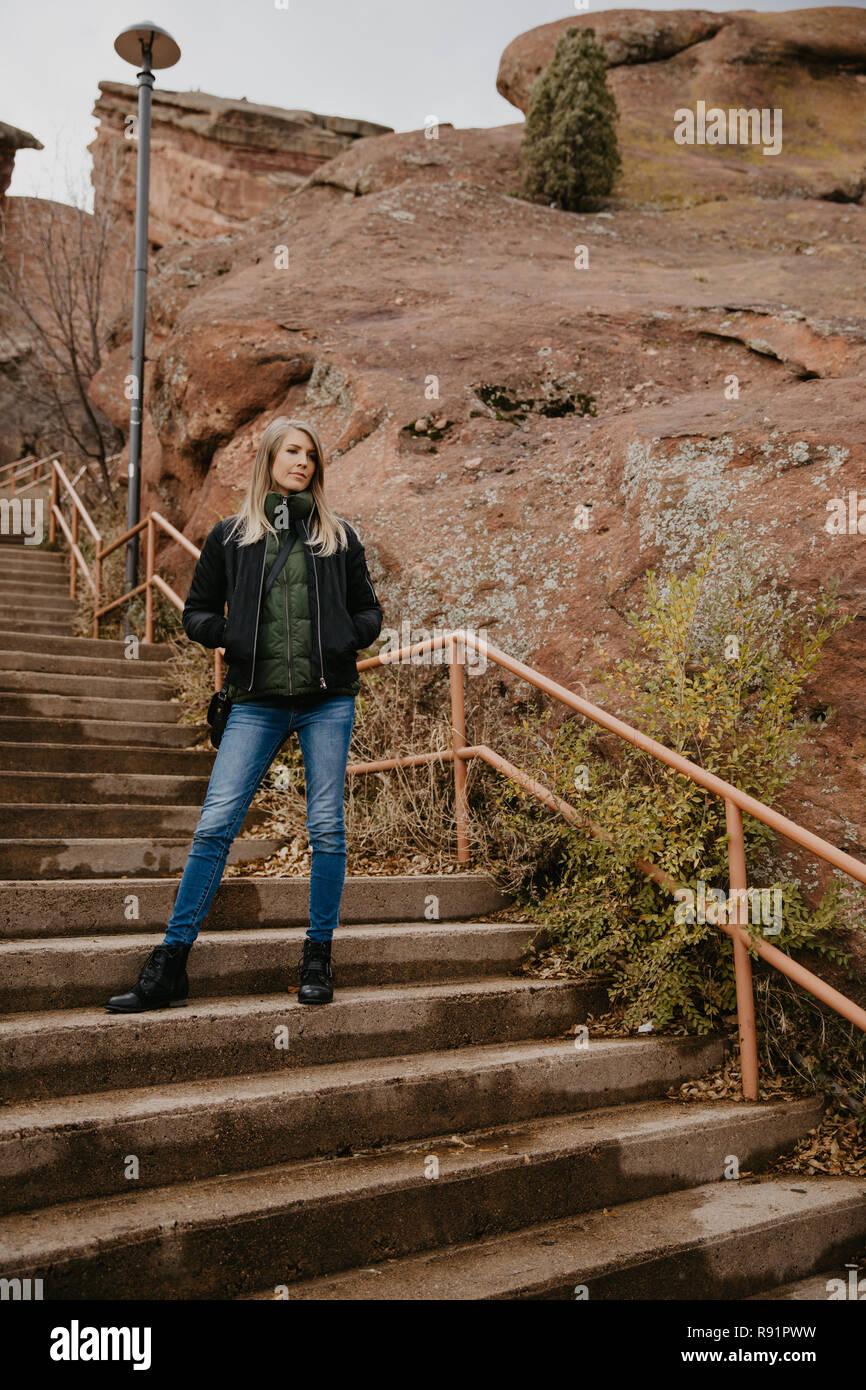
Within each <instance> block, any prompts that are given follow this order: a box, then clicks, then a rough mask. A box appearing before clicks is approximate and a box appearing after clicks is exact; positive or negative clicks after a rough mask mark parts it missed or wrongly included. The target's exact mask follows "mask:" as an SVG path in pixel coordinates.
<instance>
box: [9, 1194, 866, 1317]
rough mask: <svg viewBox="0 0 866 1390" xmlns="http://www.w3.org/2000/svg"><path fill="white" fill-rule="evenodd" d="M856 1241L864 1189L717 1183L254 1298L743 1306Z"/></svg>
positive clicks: (864, 1215)
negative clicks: (717, 1303) (759, 1292)
mask: <svg viewBox="0 0 866 1390" xmlns="http://www.w3.org/2000/svg"><path fill="white" fill-rule="evenodd" d="M9 1219H11V1220H20V1219H21V1218H17V1217H16V1218H9ZM71 1220H72V1218H71V1217H70V1221H71ZM34 1226H35V1221H34ZM864 1237H866V1182H864V1181H863V1180H862V1179H856V1178H801V1177H796V1178H763V1179H761V1180H759V1181H743V1180H740V1181H739V1182H734V1181H732V1182H714V1183H707V1184H705V1185H703V1186H700V1187H692V1188H686V1189H684V1190H680V1191H677V1192H668V1193H664V1194H661V1195H658V1196H652V1197H648V1198H644V1199H642V1200H638V1201H632V1202H626V1203H625V1204H624V1205H619V1204H617V1205H616V1206H615V1207H614V1208H613V1209H611V1207H610V1206H608V1207H607V1208H602V1209H601V1210H598V1211H593V1212H589V1213H585V1214H579V1215H577V1216H571V1217H568V1218H566V1219H565V1220H561V1221H552V1222H547V1223H543V1224H538V1225H534V1226H531V1227H529V1228H527V1229H524V1230H521V1231H516V1232H514V1233H510V1234H506V1235H500V1236H493V1237H492V1238H488V1239H482V1240H471V1241H470V1242H468V1243H467V1242H462V1243H460V1244H456V1245H446V1246H442V1247H440V1248H439V1249H436V1250H430V1251H426V1252H424V1253H423V1254H417V1255H409V1256H405V1257H403V1258H402V1259H395V1260H389V1259H387V1258H382V1259H381V1260H378V1261H377V1262H376V1266H375V1268H372V1267H371V1266H372V1265H373V1261H371V1260H367V1259H365V1260H364V1265H365V1266H366V1267H365V1268H358V1269H354V1270H350V1271H347V1272H345V1273H340V1274H332V1275H330V1276H328V1277H325V1278H319V1279H313V1280H306V1281H304V1282H303V1283H290V1280H291V1277H292V1271H291V1270H290V1269H286V1273H285V1277H283V1278H282V1279H274V1280H273V1282H272V1283H270V1284H269V1287H268V1288H267V1289H263V1291H262V1292H261V1293H260V1294H259V1297H261V1298H273V1297H274V1287H275V1285H277V1284H283V1285H285V1284H287V1283H288V1284H289V1297H290V1298H292V1299H293V1300H295V1301H297V1300H299V1299H303V1300H305V1301H309V1300H315V1301H317V1302H319V1301H322V1302H324V1301H333V1300H345V1301H348V1300H357V1299H375V1300H379V1301H383V1300H384V1301H388V1300H392V1299H393V1300H400V1301H402V1300H404V1299H406V1300H423V1301H444V1300H454V1301H465V1300H472V1301H475V1300H479V1299H484V1300H490V1299H524V1298H531V1299H568V1300H569V1301H573V1300H574V1298H575V1296H576V1292H577V1294H578V1295H579V1296H580V1297H588V1299H589V1301H590V1304H592V1303H593V1302H596V1301H598V1300H600V1299H627V1300H630V1301H631V1300H644V1299H645V1300H650V1301H654V1300H657V1299H664V1300H673V1299H677V1300H680V1299H681V1300H695V1299H697V1300H708V1299H713V1300H721V1299H725V1300H727V1299H741V1298H748V1297H749V1296H750V1295H751V1294H752V1293H754V1292H755V1291H756V1290H758V1289H760V1288H762V1287H766V1286H767V1285H768V1284H772V1283H773V1282H782V1281H784V1280H786V1279H794V1278H798V1277H800V1276H801V1275H803V1274H805V1273H807V1272H808V1271H810V1270H812V1269H814V1268H815V1267H816V1265H821V1264H824V1265H826V1264H830V1263H833V1262H834V1261H835V1262H838V1261H839V1260H840V1259H841V1258H842V1252H843V1251H845V1250H849V1249H850V1248H851V1245H852V1244H856V1242H857V1241H858V1240H861V1241H862V1239H863V1238H864ZM359 1264H360V1262H359ZM584 1290H585V1291H586V1292H583V1291H584Z"/></svg>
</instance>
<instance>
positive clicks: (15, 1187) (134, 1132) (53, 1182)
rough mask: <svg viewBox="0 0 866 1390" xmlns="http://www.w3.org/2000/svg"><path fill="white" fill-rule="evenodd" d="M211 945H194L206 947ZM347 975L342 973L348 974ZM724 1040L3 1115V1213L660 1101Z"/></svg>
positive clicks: (519, 1049) (562, 1047) (714, 1058)
mask: <svg viewBox="0 0 866 1390" xmlns="http://www.w3.org/2000/svg"><path fill="white" fill-rule="evenodd" d="M198 949H199V945H198V944H197V945H196V950H198ZM341 969H342V968H341ZM724 1051H725V1049H724V1043H723V1041H722V1040H721V1039H708V1038H653V1039H637V1038H630V1039H605V1038H599V1039H593V1040H592V1042H591V1045H590V1046H589V1047H588V1048H587V1049H586V1050H585V1051H583V1052H582V1053H581V1061H580V1064H579V1066H576V1065H575V1059H574V1047H573V1045H572V1042H571V1040H570V1039H567V1038H552V1039H551V1038H545V1039H542V1040H540V1041H536V1042H518V1043H511V1044H508V1043H492V1044H485V1045H482V1046H468V1047H461V1048H457V1049H454V1050H452V1051H449V1052H422V1053H418V1054H416V1055H415V1056H401V1057H373V1058H364V1059H362V1060H361V1061H357V1062H338V1063H337V1064H336V1065H333V1064H331V1065H329V1064H325V1065H318V1066H312V1067H301V1068H298V1069H297V1070H296V1071H292V1072H277V1073H272V1074H270V1075H262V1076H248V1077H230V1078H217V1079H216V1080H212V1081H185V1082H179V1083H175V1084H172V1085H167V1086H159V1087H154V1086H148V1087H144V1088H142V1089H141V1090H125V1091H103V1092H101V1093H97V1094H94V1095H83V1096H67V1097H63V1098H61V1099H59V1100H55V1099H53V1098H52V1099H49V1100H44V1101H30V1102H23V1103H21V1104H13V1105H9V1106H6V1107H3V1108H2V1109H0V1212H8V1211H16V1210H22V1209H25V1208H27V1207H35V1206H38V1205H40V1204H44V1205H52V1206H53V1205H54V1204H55V1203H57V1202H65V1201H70V1200H72V1199H73V1198H83V1197H104V1196H110V1195H112V1194H114V1193H121V1192H127V1191H128V1190H129V1181H128V1179H127V1178H126V1177H125V1176H124V1171H123V1165H122V1164H120V1163H118V1161H117V1155H118V1154H129V1153H134V1154H136V1155H137V1156H138V1158H139V1165H140V1166H139V1177H138V1181H137V1183H136V1190H139V1189H143V1188H145V1187H158V1186H163V1185H165V1184H167V1183H172V1182H181V1181H183V1182H188V1181H192V1180H193V1179H195V1180H197V1181H199V1182H200V1181H201V1180H202V1179H203V1178H209V1177H215V1176H217V1175H218V1174H220V1173H232V1172H240V1171H243V1170H245V1169H246V1170H249V1169H253V1168H262V1167H265V1166H267V1165H270V1164H275V1163H286V1162H288V1161H289V1160H291V1159H304V1158H313V1157H316V1156H319V1155H323V1154H345V1153H347V1152H352V1151H358V1150H365V1149H370V1148H373V1147H374V1146H378V1145H382V1144H394V1143H399V1142H402V1141H405V1140H408V1139H414V1138H418V1137H420V1136H422V1135H428V1134H453V1133H455V1132H456V1131H460V1130H468V1129H472V1128H479V1127H483V1126H490V1125H504V1124H514V1123H517V1122H519V1121H521V1120H528V1119H532V1118H537V1117H540V1116H545V1115H558V1114H565V1113H573V1112H577V1111H590V1110H597V1109H599V1108H602V1107H606V1106H612V1105H623V1104H625V1103H628V1102H631V1101H636V1100H647V1099H650V1098H653V1097H661V1096H663V1095H664V1092H665V1091H666V1089H667V1088H668V1087H669V1086H671V1085H673V1084H675V1083H679V1082H681V1081H684V1080H686V1079H687V1078H688V1077H689V1076H695V1075H699V1074H700V1073H701V1072H703V1071H705V1070H708V1069H709V1068H710V1067H714V1066H718V1065H719V1064H720V1063H721V1062H722V1061H723V1058H724Z"/></svg>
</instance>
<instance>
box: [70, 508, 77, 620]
mask: <svg viewBox="0 0 866 1390" xmlns="http://www.w3.org/2000/svg"><path fill="white" fill-rule="evenodd" d="M72 543H73V545H78V508H77V507H73V508H72ZM77 578H78V569H77V566H76V562H75V553H74V551H70V553H69V597H70V598H73V599H74V598H75V583H76V579H77Z"/></svg>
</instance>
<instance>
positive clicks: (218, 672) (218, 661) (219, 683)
mask: <svg viewBox="0 0 866 1390" xmlns="http://www.w3.org/2000/svg"><path fill="white" fill-rule="evenodd" d="M224 680H225V672H224V671H223V659H222V657H221V656H220V654H219V652H218V650H217V649H216V647H214V653H213V688H214V693H216V692H217V691H218V690H222V688H223V681H224Z"/></svg>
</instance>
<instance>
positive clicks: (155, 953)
mask: <svg viewBox="0 0 866 1390" xmlns="http://www.w3.org/2000/svg"><path fill="white" fill-rule="evenodd" d="M189 952H190V948H189V946H166V945H164V944H163V945H162V946H155V947H154V949H153V950H152V951H151V953H150V955H149V956H148V958H147V960H146V961H145V962H144V965H143V966H142V967H141V974H140V975H139V977H138V980H137V982H136V983H135V984H134V985H133V986H132V989H131V990H130V991H129V993H128V994H115V995H114V996H113V998H111V999H109V1001H108V1003H107V1004H106V1006H105V1007H106V1008H107V1009H110V1010H111V1012H112V1013H113V1014H137V1013H140V1012H141V1011H142V1010H143V1009H177V1008H181V1007H182V1006H183V1005H184V1004H186V1002H187V996H188V994H189V980H188V979H187V974H186V960H187V956H188V955H189Z"/></svg>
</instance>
